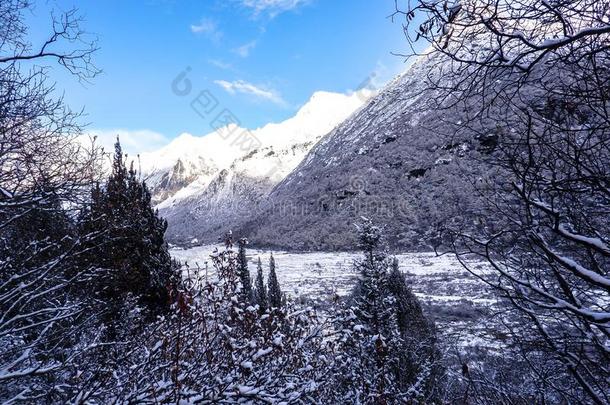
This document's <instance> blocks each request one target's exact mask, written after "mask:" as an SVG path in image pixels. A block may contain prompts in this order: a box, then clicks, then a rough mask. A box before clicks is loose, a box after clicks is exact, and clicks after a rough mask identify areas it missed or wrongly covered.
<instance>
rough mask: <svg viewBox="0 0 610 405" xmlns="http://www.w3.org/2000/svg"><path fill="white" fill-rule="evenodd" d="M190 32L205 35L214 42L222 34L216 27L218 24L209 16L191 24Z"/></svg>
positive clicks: (218, 39)
mask: <svg viewBox="0 0 610 405" xmlns="http://www.w3.org/2000/svg"><path fill="white" fill-rule="evenodd" d="M191 32H192V33H193V34H203V35H206V36H207V37H208V38H210V39H211V40H213V41H215V42H217V41H220V39H221V38H222V35H223V34H222V31H220V30H219V29H218V24H217V23H216V22H215V21H214V20H212V19H209V18H202V19H201V21H200V22H199V24H192V25H191Z"/></svg>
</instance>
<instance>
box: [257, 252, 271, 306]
mask: <svg viewBox="0 0 610 405" xmlns="http://www.w3.org/2000/svg"><path fill="white" fill-rule="evenodd" d="M254 300H255V303H256V304H258V310H259V312H260V313H261V314H263V313H264V312H265V311H266V310H267V307H268V302H267V288H266V287H265V282H264V281H263V264H262V263H261V258H260V257H259V258H258V263H257V265H256V281H255V296H254Z"/></svg>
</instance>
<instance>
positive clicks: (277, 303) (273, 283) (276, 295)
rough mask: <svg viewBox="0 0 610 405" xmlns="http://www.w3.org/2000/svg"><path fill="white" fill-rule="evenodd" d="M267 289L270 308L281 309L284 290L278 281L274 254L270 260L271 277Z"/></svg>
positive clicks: (268, 279)
mask: <svg viewBox="0 0 610 405" xmlns="http://www.w3.org/2000/svg"><path fill="white" fill-rule="evenodd" d="M267 289H268V294H269V307H270V308H281V307H282V290H281V289H280V283H279V282H278V281H277V275H276V274H275V259H274V258H273V253H272V254H271V258H270V259H269V277H268V278H267Z"/></svg>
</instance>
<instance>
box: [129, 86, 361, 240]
mask: <svg viewBox="0 0 610 405" xmlns="http://www.w3.org/2000/svg"><path fill="white" fill-rule="evenodd" d="M372 95H373V94H372V92H371V91H370V90H360V91H358V92H353V93H351V94H338V93H330V92H316V93H315V94H314V95H313V96H312V97H311V99H310V100H309V101H308V102H307V103H306V104H305V105H303V107H301V108H300V109H299V111H298V112H297V113H296V115H295V116H294V117H292V118H290V119H287V120H286V121H283V122H281V123H272V124H268V125H265V126H264V127H262V128H259V129H255V130H253V131H250V132H249V135H248V136H250V137H252V139H253V140H254V142H250V143H249V144H248V145H249V147H248V148H244V147H243V146H244V145H243V144H242V145H240V144H239V143H238V142H235V138H232V137H227V134H228V133H231V134H240V133H244V131H245V130H243V129H242V128H237V127H231V128H228V129H227V128H225V129H223V130H222V131H219V132H214V133H211V134H208V135H205V136H202V137H196V136H192V135H189V134H182V135H180V136H179V137H178V138H176V139H175V140H174V141H173V142H171V143H170V144H169V145H167V146H166V147H164V148H162V149H161V150H159V151H156V152H153V153H145V154H142V155H140V165H141V172H142V173H143V176H144V177H145V178H146V179H147V183H148V185H149V187H150V189H151V190H152V192H153V196H154V200H155V202H156V203H158V205H157V207H158V208H159V210H160V212H161V214H162V215H163V216H164V217H166V218H167V219H168V222H169V229H168V233H167V236H168V238H169V239H170V240H172V241H179V242H187V241H190V240H191V239H194V238H197V239H198V240H200V241H205V240H215V239H216V238H217V237H218V231H221V230H222V229H225V228H232V227H235V226H237V225H240V224H241V222H242V221H243V220H244V219H246V218H248V217H250V216H251V215H252V214H253V212H254V210H255V209H256V207H258V206H259V205H260V204H261V201H262V200H263V199H265V198H266V197H267V195H268V194H269V192H270V191H271V190H272V188H273V187H274V186H275V185H276V184H277V183H279V182H280V181H281V180H283V179H284V178H285V177H286V176H287V175H288V174H289V173H290V172H291V171H292V170H293V169H294V168H295V167H296V166H297V165H298V164H299V163H300V162H301V161H302V159H303V158H304V157H305V156H306V154H307V152H309V150H310V149H311V148H312V147H313V146H314V145H315V143H316V142H317V141H318V140H319V139H321V137H322V136H324V135H325V134H327V133H328V132H330V131H331V130H333V128H335V127H336V126H337V125H338V124H339V123H341V122H342V121H344V120H345V119H346V118H347V117H349V116H350V115H351V114H353V113H354V112H355V111H357V110H358V109H359V108H360V107H362V105H364V103H365V102H366V101H367V100H368V99H369V98H370V97H371V96H372ZM236 136H237V135H236Z"/></svg>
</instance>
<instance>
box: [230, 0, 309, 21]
mask: <svg viewBox="0 0 610 405" xmlns="http://www.w3.org/2000/svg"><path fill="white" fill-rule="evenodd" d="M239 1H240V2H241V3H242V4H243V5H244V6H246V7H248V8H250V9H252V10H253V11H254V15H255V16H258V15H260V14H262V13H267V14H269V16H270V17H272V18H273V17H275V16H277V15H278V14H281V13H283V12H285V11H289V10H293V9H296V8H298V7H300V6H303V5H305V4H307V3H309V2H310V1H311V0H239Z"/></svg>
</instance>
